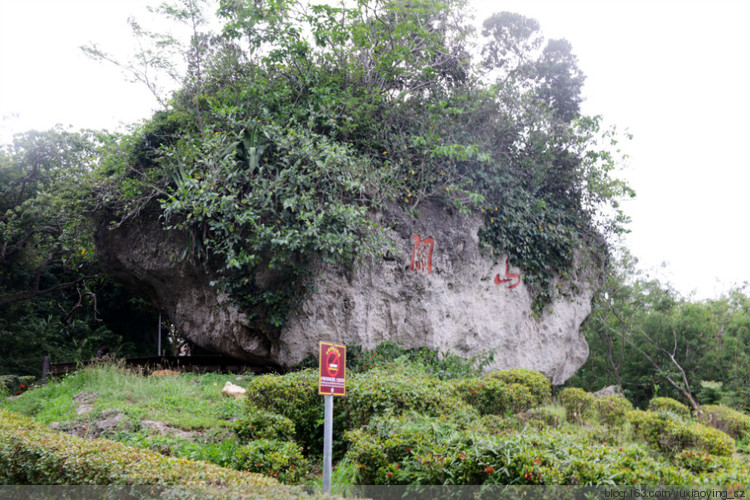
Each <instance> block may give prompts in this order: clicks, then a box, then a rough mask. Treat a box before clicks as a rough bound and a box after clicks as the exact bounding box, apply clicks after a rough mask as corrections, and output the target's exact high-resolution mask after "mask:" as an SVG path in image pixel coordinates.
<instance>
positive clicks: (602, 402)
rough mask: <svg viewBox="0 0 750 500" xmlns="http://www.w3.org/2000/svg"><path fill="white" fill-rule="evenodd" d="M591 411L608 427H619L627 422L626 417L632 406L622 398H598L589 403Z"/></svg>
mask: <svg viewBox="0 0 750 500" xmlns="http://www.w3.org/2000/svg"><path fill="white" fill-rule="evenodd" d="M591 410H592V411H594V412H596V414H597V415H598V416H599V420H600V421H601V422H602V423H604V424H606V425H607V426H609V427H621V426H622V425H623V424H624V423H625V422H627V416H628V413H629V412H630V411H632V410H633V405H632V404H631V403H630V401H628V400H627V399H625V398H624V397H622V396H598V397H594V400H593V402H592V403H591Z"/></svg>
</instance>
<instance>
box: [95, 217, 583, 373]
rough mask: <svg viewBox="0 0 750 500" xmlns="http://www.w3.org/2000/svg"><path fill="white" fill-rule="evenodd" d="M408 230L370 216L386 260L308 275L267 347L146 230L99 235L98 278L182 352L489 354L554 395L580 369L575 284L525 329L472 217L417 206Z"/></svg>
mask: <svg viewBox="0 0 750 500" xmlns="http://www.w3.org/2000/svg"><path fill="white" fill-rule="evenodd" d="M419 212H420V216H419V217H418V218H412V217H408V216H406V215H405V214H403V213H402V212H400V211H397V210H394V211H391V212H388V213H386V214H383V215H380V216H379V217H380V218H381V222H382V223H383V224H384V225H385V226H387V227H391V228H393V230H391V231H390V232H389V236H390V237H391V240H392V242H393V249H392V251H390V252H389V253H388V254H387V255H386V256H385V258H384V259H378V261H377V262H374V261H369V262H362V263H359V264H357V265H356V266H355V268H354V269H353V270H344V269H341V268H338V267H334V266H325V265H321V266H318V267H317V269H316V270H315V272H316V274H315V276H314V278H313V282H314V286H313V287H312V290H313V291H312V292H310V293H309V294H308V295H307V296H306V298H305V299H304V300H302V302H301V303H300V304H299V305H298V306H297V307H296V308H295V311H294V313H293V314H292V316H291V317H290V319H289V321H288V323H287V324H286V325H285V326H284V327H283V328H282V329H281V331H280V332H279V333H278V336H276V337H275V338H269V337H268V336H266V335H264V334H262V333H260V332H259V331H258V330H257V329H254V328H253V326H252V325H250V324H249V323H248V320H247V315H245V314H243V313H242V312H241V311H238V310H237V309H236V308H234V307H232V306H231V305H230V304H229V301H228V299H227V297H224V296H222V295H221V294H218V293H217V292H216V290H215V289H214V288H212V287H211V286H210V285H209V282H210V281H211V279H212V278H211V276H210V275H209V274H208V273H207V272H206V271H205V270H204V269H203V268H202V267H201V266H199V265H196V264H192V263H190V262H188V261H181V262H177V261H176V259H174V258H171V259H170V255H179V254H180V252H181V249H182V246H183V245H184V241H185V240H184V236H182V238H181V239H180V235H177V234H166V233H165V232H163V231H162V230H161V229H160V228H159V226H158V224H156V223H153V222H152V223H143V224H141V225H136V224H130V225H128V226H121V227H120V228H119V229H116V230H111V231H110V230H102V231H100V232H99V234H98V238H97V247H98V249H99V254H100V258H101V260H102V263H103V265H104V267H105V270H107V271H108V272H110V273H111V274H112V275H113V276H114V277H116V278H118V279H120V280H121V281H123V282H124V283H125V284H126V285H129V286H130V287H132V288H133V289H134V290H135V291H136V292H140V293H141V294H143V295H146V296H147V297H150V298H151V299H152V300H154V301H155V302H156V303H157V304H159V305H160V306H161V307H162V308H163V309H165V310H166V311H167V312H168V314H169V316H170V318H171V320H172V322H173V323H174V324H175V325H176V326H177V327H178V329H179V331H180V332H184V335H185V336H186V337H188V338H189V339H190V340H191V341H193V342H194V343H196V344H198V345H201V346H204V347H207V348H210V349H212V350H215V351H219V352H222V353H225V354H228V355H232V356H237V357H241V358H244V359H249V360H256V361H259V362H265V363H267V364H274V365H279V366H291V365H293V364H295V363H297V362H299V361H301V360H302V359H304V358H305V357H307V356H310V355H316V353H317V348H318V342H319V341H320V340H327V341H333V342H339V343H344V344H347V345H356V344H358V345H361V346H363V347H365V348H372V347H375V346H376V345H377V344H379V343H381V342H384V341H388V340H389V341H393V342H397V343H399V344H401V345H402V346H404V347H417V346H428V347H431V348H437V349H440V350H441V351H451V352H454V353H456V354H459V355H462V356H466V357H470V356H476V355H482V354H487V353H489V352H490V351H492V352H493V353H494V356H493V358H494V359H493V362H492V363H491V364H490V365H489V366H488V369H492V370H498V369H507V368H531V369H534V370H538V371H540V372H542V373H544V374H545V375H547V376H548V377H549V378H550V379H551V380H552V383H554V384H561V383H563V382H564V381H565V380H566V379H568V378H569V377H571V376H572V375H573V374H574V373H575V371H576V370H577V369H578V368H579V367H580V366H581V365H582V364H583V363H584V362H585V361H586V358H587V357H588V345H587V344H586V342H585V340H584V338H583V335H582V334H581V333H580V332H579V327H580V325H581V323H582V322H583V321H584V319H585V318H586V317H587V316H588V314H589V312H590V310H591V299H592V296H593V289H592V287H591V286H590V285H589V284H588V282H587V280H585V279H578V280H576V282H566V283H561V284H560V285H561V287H562V289H563V290H569V291H571V292H570V293H568V294H564V296H563V297H560V298H558V299H557V300H556V301H554V302H553V303H552V304H550V305H549V306H548V307H547V308H546V310H545V311H544V313H543V314H542V315H541V317H538V318H536V317H534V316H533V315H532V310H531V296H530V294H529V292H528V290H527V288H526V286H525V284H524V282H523V278H522V272H521V271H520V270H519V269H518V268H516V267H514V266H513V265H512V264H509V263H508V262H507V259H506V258H505V257H503V258H501V259H499V260H492V259H490V258H488V257H486V256H484V255H483V254H482V253H480V250H479V238H478V231H479V229H480V227H481V225H482V221H483V219H482V216H481V215H478V214H475V215H472V216H469V217H466V216H461V215H458V214H455V215H451V214H449V213H448V212H446V210H445V209H444V208H442V207H440V206H437V205H435V204H430V203H423V204H422V205H421V206H420V209H419Z"/></svg>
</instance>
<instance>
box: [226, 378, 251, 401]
mask: <svg viewBox="0 0 750 500" xmlns="http://www.w3.org/2000/svg"><path fill="white" fill-rule="evenodd" d="M246 392H247V391H246V390H245V389H244V388H243V387H240V386H239V385H235V384H233V383H231V382H229V381H227V383H226V384H224V387H223V388H222V389H221V393H222V394H223V395H225V396H230V397H233V398H242V397H244V396H245V393H246Z"/></svg>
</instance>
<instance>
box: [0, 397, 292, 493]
mask: <svg viewBox="0 0 750 500" xmlns="http://www.w3.org/2000/svg"><path fill="white" fill-rule="evenodd" d="M0 484H102V485H104V484H153V485H182V486H200V485H210V486H223V485H227V486H231V485H278V482H277V481H276V480H274V479H273V478H270V477H266V476H262V475H260V474H252V473H249V472H239V471H236V470H232V469H225V468H223V467H219V466H217V465H213V464H209V463H205V462H193V461H190V460H185V459H181V458H172V457H164V456H162V455H159V454H157V453H153V452H150V451H146V450H142V449H139V448H134V447H132V446H126V445H124V444H121V443H116V442H113V441H108V440H105V439H97V440H88V439H83V438H79V437H76V436H70V435H68V434H63V433H59V432H54V431H52V430H50V429H48V428H47V427H45V426H43V425H41V424H38V423H36V422H34V421H33V420H31V419H29V418H28V417H25V416H23V415H20V414H18V413H14V412H9V411H7V410H3V409H0Z"/></svg>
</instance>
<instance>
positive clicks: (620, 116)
mask: <svg viewBox="0 0 750 500" xmlns="http://www.w3.org/2000/svg"><path fill="white" fill-rule="evenodd" d="M153 3H154V2H150V1H146V0H0V142H9V141H10V138H11V136H12V134H13V133H16V132H22V131H25V130H29V129H46V128H50V127H52V126H54V125H55V124H56V123H61V124H72V125H73V126H74V127H75V128H84V127H85V128H107V129H110V130H113V129H116V128H117V127H118V124H127V123H132V122H135V121H138V120H141V119H143V118H146V117H148V116H149V114H150V113H151V112H152V111H153V110H154V109H155V108H156V103H155V101H154V99H153V98H152V96H151V94H150V93H149V92H148V90H146V89H145V87H143V86H142V85H139V84H133V83H129V82H128V81H127V80H126V79H125V78H124V77H123V74H122V73H121V72H120V70H118V69H117V68H115V67H113V66H107V65H102V64H99V63H96V62H94V61H92V60H90V59H88V58H87V57H86V56H84V55H83V54H82V53H81V51H80V49H79V47H80V46H81V45H84V44H86V43H88V42H97V43H98V44H99V45H100V46H101V47H102V48H104V49H107V50H109V51H111V52H113V53H116V54H120V55H121V56H126V55H127V54H129V53H131V48H132V47H133V45H132V39H131V37H130V34H129V27H128V25H127V22H126V20H127V18H128V17H130V16H135V17H136V18H137V19H139V20H142V21H143V22H144V24H147V23H148V20H149V14H148V12H147V11H146V9H145V5H149V4H153ZM473 5H474V6H475V7H476V9H477V11H478V13H479V16H478V17H482V18H483V17H486V16H487V15H489V14H490V13H492V12H497V11H502V10H508V11H512V12H518V13H520V14H523V15H525V16H527V17H532V18H535V19H537V20H538V21H539V22H540V24H541V27H542V30H543V32H544V34H545V35H546V36H547V38H566V39H568V40H569V41H570V42H571V44H572V45H573V50H574V53H575V54H576V55H577V56H578V58H579V65H580V67H581V69H582V70H583V72H584V73H585V74H586V76H587V79H586V84H585V87H584V96H585V99H586V100H585V102H584V105H583V106H584V111H585V112H586V113H588V114H601V115H603V116H604V119H605V122H606V123H609V124H614V125H617V126H618V128H621V129H628V130H629V131H630V132H631V133H632V134H633V135H634V139H633V141H631V142H630V143H629V144H628V145H627V146H626V151H627V152H628V153H629V155H630V160H629V162H628V165H627V168H626V169H625V170H624V171H623V173H622V175H623V176H624V177H625V178H626V179H628V181H629V182H630V184H631V186H632V187H633V188H634V189H635V190H636V192H637V198H636V199H635V200H634V201H631V202H628V203H627V204H626V207H625V208H626V211H627V213H628V214H629V215H630V216H631V217H632V224H631V226H630V228H631V234H630V235H629V236H628V238H627V240H626V244H627V246H628V248H629V249H630V250H631V252H632V253H633V255H635V256H636V257H638V258H639V260H640V267H641V268H643V269H645V270H649V271H650V272H652V273H654V274H655V275H656V276H658V277H660V278H661V279H663V280H665V281H668V282H670V283H671V284H672V285H673V286H674V287H675V288H676V289H677V290H678V291H680V292H681V293H682V294H684V295H689V294H690V293H692V292H694V297H695V298H699V299H702V298H708V297H716V296H718V295H719V294H720V293H722V292H724V291H726V290H728V289H729V287H730V286H732V285H734V284H741V283H742V282H745V281H750V0H708V1H691V0H508V1H502V0H497V1H481V0H474V2H473Z"/></svg>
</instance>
